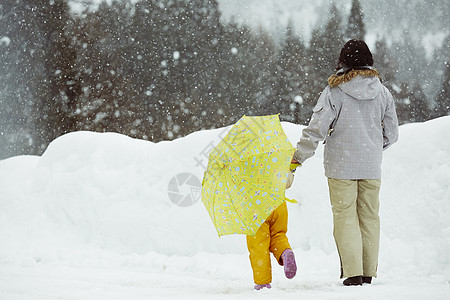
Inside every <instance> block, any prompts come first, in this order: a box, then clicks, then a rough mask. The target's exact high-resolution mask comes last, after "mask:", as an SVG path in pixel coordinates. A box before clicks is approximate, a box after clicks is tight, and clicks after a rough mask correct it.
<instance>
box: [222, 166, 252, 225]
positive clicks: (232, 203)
mask: <svg viewBox="0 0 450 300" xmlns="http://www.w3.org/2000/svg"><path fill="white" fill-rule="evenodd" d="M225 176H226V177H229V175H228V174H227V173H225ZM226 182H227V186H228V190H230V186H229V185H228V182H229V181H228V180H227V181H226ZM231 205H232V206H233V208H234V210H235V211H236V212H237V210H236V207H235V206H234V202H233V201H231ZM236 214H237V216H238V218H239V220H240V221H241V222H242V224H244V226H245V228H246V229H247V227H248V226H247V224H246V223H245V222H244V220H243V219H242V218H241V216H239V214H238V213H236Z"/></svg>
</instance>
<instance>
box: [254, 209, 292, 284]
mask: <svg viewBox="0 0 450 300" xmlns="http://www.w3.org/2000/svg"><path fill="white" fill-rule="evenodd" d="M287 221H288V211H287V205H286V202H283V204H281V205H280V206H279V207H278V208H277V209H276V210H274V211H273V212H272V214H271V215H270V216H269V217H268V218H267V219H266V221H265V222H264V223H263V224H262V225H261V227H260V228H259V230H258V231H257V232H256V234H255V235H254V236H250V235H247V248H248V251H249V252H250V263H251V266H252V269H253V280H254V281H255V284H267V283H271V282H272V265H271V263H270V252H272V253H273V255H274V256H275V258H276V259H277V261H278V263H279V264H280V265H283V262H282V260H281V254H282V253H283V251H284V250H286V249H291V246H290V245H289V242H288V238H287V236H286V232H287Z"/></svg>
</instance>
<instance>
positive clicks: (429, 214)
mask: <svg viewBox="0 0 450 300" xmlns="http://www.w3.org/2000/svg"><path fill="white" fill-rule="evenodd" d="M283 128H284V129H285V131H286V133H287V135H288V137H289V139H290V140H291V142H292V143H293V144H294V145H295V143H296V141H297V140H298V138H299V137H300V134H301V129H302V126H298V125H294V124H291V123H283ZM449 128H450V117H443V118H440V119H435V120H432V121H429V122H426V123H417V124H409V125H404V126H401V128H400V140H399V142H398V143H397V144H395V145H394V146H392V148H390V149H388V150H387V151H386V152H385V154H384V162H383V180H382V191H381V196H380V197H381V212H380V215H381V225H382V228H381V249H380V250H381V251H380V265H379V278H377V279H376V280H374V284H372V285H370V286H363V287H355V288H353V287H351V288H349V287H344V286H342V284H341V280H340V279H339V262H338V256H337V253H336V248H335V245H334V240H333V237H332V220H331V217H332V216H331V209H330V205H329V200H328V188H327V184H326V180H325V177H324V175H323V167H322V148H321V147H319V149H318V152H317V154H316V156H314V157H313V158H311V159H310V160H308V161H307V162H306V163H305V165H304V166H303V167H301V168H300V169H299V170H298V171H297V173H296V178H295V182H294V185H293V187H292V188H291V189H290V190H288V192H287V196H288V197H290V198H294V199H297V200H298V201H299V204H297V205H294V204H289V205H288V209H289V214H290V215H289V222H290V223H289V232H288V237H289V238H290V242H291V245H292V246H293V248H294V251H295V253H296V256H297V260H298V264H299V272H298V275H297V277H295V278H294V279H293V280H287V279H285V278H284V275H283V274H282V270H281V268H278V267H277V266H276V265H275V262H274V264H273V266H274V270H273V273H274V282H273V288H272V289H271V290H268V291H262V292H259V293H258V292H255V291H253V290H252V277H251V269H250V264H249V262H248V257H247V250H246V245H245V237H244V236H225V237H222V238H218V237H217V234H216V232H215V229H214V227H213V225H212V223H211V221H210V218H209V216H208V214H207V212H206V210H205V208H204V206H203V204H202V203H201V201H200V199H199V197H200V194H199V188H200V182H201V180H202V176H203V171H204V166H206V161H207V157H206V155H207V153H208V151H209V150H211V147H212V146H214V145H217V144H218V142H219V140H220V138H221V137H223V136H224V134H225V132H226V128H221V129H216V130H209V131H200V132H196V133H193V134H191V135H189V136H187V137H184V138H181V139H178V140H175V141H171V142H160V143H156V144H155V143H151V142H146V141H141V140H135V139H131V138H129V137H126V136H123V135H119V134H113V133H104V134H100V133H92V132H76V133H72V134H67V135H65V136H62V137H60V138H58V139H56V140H55V141H53V142H52V143H51V144H50V146H49V148H48V149H47V151H46V152H45V153H44V154H43V155H42V156H41V157H36V156H19V157H13V158H9V159H6V160H2V161H0V299H8V300H9V299H27V300H28V299H160V298H172V299H178V298H182V299H219V298H220V299H222V298H224V297H226V296H227V295H230V296H231V297H232V299H249V298H252V299H253V298H255V299H256V298H258V299H259V298H260V297H261V296H262V297H263V298H265V299H273V297H275V298H281V297H282V298H283V299H310V298H314V299H448V298H449V296H450V217H449V215H450V132H449V130H448V129H449ZM183 181H186V184H182V183H183Z"/></svg>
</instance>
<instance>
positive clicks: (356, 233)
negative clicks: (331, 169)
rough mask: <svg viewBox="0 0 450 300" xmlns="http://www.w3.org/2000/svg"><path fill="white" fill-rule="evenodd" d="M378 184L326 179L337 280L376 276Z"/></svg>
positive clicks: (378, 233)
mask: <svg viewBox="0 0 450 300" xmlns="http://www.w3.org/2000/svg"><path fill="white" fill-rule="evenodd" d="M380 186H381V180H378V179H376V180H375V179H374V180H343V179H333V178H328V187H329V189H330V200H331V208H332V211H333V223H334V230H333V235H334V239H335V241H336V246H337V250H338V253H339V257H340V260H341V278H342V277H353V276H359V275H362V276H369V277H376V276H377V267H378V250H379V244H380V218H379V216H378V211H379V198H378V195H379V191H380Z"/></svg>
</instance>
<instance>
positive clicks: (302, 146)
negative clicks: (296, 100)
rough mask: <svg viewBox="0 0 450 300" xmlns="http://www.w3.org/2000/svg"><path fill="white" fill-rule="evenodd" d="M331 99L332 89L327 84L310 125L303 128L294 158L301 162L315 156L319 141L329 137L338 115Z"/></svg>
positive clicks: (314, 110)
mask: <svg viewBox="0 0 450 300" xmlns="http://www.w3.org/2000/svg"><path fill="white" fill-rule="evenodd" d="M330 100H331V91H330V87H329V86H327V87H326V88H325V90H324V91H323V92H322V94H321V95H320V97H319V100H318V101H317V104H316V106H315V107H314V109H313V114H312V116H311V121H310V122H309V125H308V126H307V127H306V128H304V129H303V131H302V136H301V138H300V141H299V142H298V143H297V150H296V151H295V153H294V156H293V158H294V159H295V160H297V161H298V162H299V163H303V162H304V161H305V160H307V159H308V158H310V157H311V156H313V155H314V153H315V151H316V149H317V145H318V144H319V142H320V141H323V140H325V138H326V137H327V134H328V130H329V129H330V126H331V123H332V122H333V120H334V119H335V116H336V113H335V108H334V106H333V105H332V104H331V102H330Z"/></svg>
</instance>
